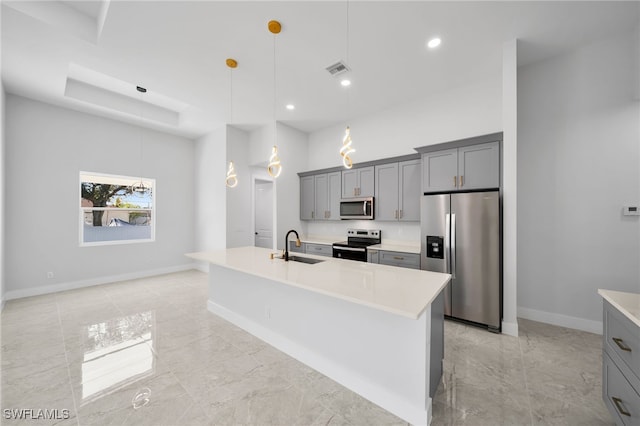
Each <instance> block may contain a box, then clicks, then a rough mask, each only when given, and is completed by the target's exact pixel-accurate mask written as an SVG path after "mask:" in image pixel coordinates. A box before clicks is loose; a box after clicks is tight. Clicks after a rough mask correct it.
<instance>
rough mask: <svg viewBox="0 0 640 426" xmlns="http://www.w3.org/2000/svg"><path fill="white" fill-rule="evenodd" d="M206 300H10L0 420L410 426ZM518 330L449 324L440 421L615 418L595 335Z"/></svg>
mask: <svg viewBox="0 0 640 426" xmlns="http://www.w3.org/2000/svg"><path fill="white" fill-rule="evenodd" d="M206 299H207V275H206V274H203V273H201V272H198V271H186V272H180V273H174V274H168V275H163V276H158V277H152V278H146V279H138V280H131V281H126V282H119V283H113V284H108V285H102V286H95V287H90V288H85V289H80V290H73V291H67V292H61V293H56V294H50V295H44V296H37V297H30V298H25V299H20V300H14V301H9V302H7V304H6V306H5V309H4V310H3V312H2V315H1V317H0V321H1V333H2V334H1V340H2V352H1V357H2V358H1V366H2V367H1V368H2V369H1V376H2V378H1V387H0V392H1V401H2V413H0V423H2V424H7V425H12V424H33V425H53V424H56V425H65V426H66V425H154V426H155V425H236V424H255V425H340V424H343V425H395V424H405V423H404V422H403V421H402V420H401V419H399V418H397V417H395V416H393V415H392V414H390V413H388V412H386V411H384V410H383V409H381V408H379V407H378V406H376V405H374V404H372V403H370V402H369V401H367V400H365V399H363V398H361V397H359V396H358V395H356V394H354V393H353V392H350V391H349V390H347V389H345V388H344V387H342V386H340V385H338V384H337V383H335V382H334V381H332V380H330V379H328V378H327V377H325V376H323V375H321V374H319V373H317V372H315V371H314V370H312V369H310V368H308V367H306V366H305V365H303V364H301V363H299V362H297V361H296V360H294V359H292V358H290V357H288V356H287V355H285V354H283V353H281V352H279V351H277V350H275V349H273V348H272V347H270V346H269V345H267V344H265V343H264V342H262V341H260V340H258V339H256V338H254V337H253V336H251V335H250V334H248V333H246V332H244V331H243V330H241V329H239V328H237V327H236V326H234V325H232V324H229V323H228V322H226V321H224V320H222V319H220V318H218V317H216V316H215V315H213V314H211V313H209V312H208V311H207V310H206V303H205V301H206ZM519 327H520V337H519V338H514V337H510V336H506V335H496V334H491V333H489V332H487V331H483V330H480V329H476V328H472V327H468V326H466V325H462V324H458V323H455V322H449V321H447V322H446V323H445V366H444V367H445V373H444V377H443V381H442V383H440V386H439V388H438V392H437V395H436V396H435V398H434V402H433V421H432V424H433V425H458V424H460V425H463V424H464V425H474V426H475V425H534V424H535V425H580V426H583V425H608V424H613V423H612V420H611V418H610V417H609V414H608V412H607V411H606V409H605V407H604V404H603V403H602V400H601V396H600V395H601V391H600V382H601V373H600V372H601V343H600V336H597V335H594V334H590V333H584V332H580V331H575V330H569V329H565V328H560V327H554V326H549V325H546V324H541V323H536V322H532V321H526V320H520V321H519ZM7 409H9V410H11V409H14V410H19V409H32V410H33V411H31V412H25V411H23V412H22V415H23V416H30V417H35V418H37V419H31V420H30V419H26V420H25V419H24V417H23V420H16V419H13V418H9V417H12V416H13V417H15V415H16V414H18V413H17V412H7V411H5V410H7ZM38 409H41V410H45V409H46V410H49V411H48V412H41V411H38ZM12 413H13V414H12ZM38 417H39V418H38ZM43 417H47V418H43ZM51 417H53V418H51Z"/></svg>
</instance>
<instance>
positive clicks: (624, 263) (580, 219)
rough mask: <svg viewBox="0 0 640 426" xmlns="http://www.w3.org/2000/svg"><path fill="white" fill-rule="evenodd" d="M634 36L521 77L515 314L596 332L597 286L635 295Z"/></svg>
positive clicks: (637, 131)
mask: <svg viewBox="0 0 640 426" xmlns="http://www.w3.org/2000/svg"><path fill="white" fill-rule="evenodd" d="M639 52H640V42H639V37H638V32H635V33H628V34H624V35H621V36H617V37H612V38H609V39H605V40H601V41H599V42H597V43H594V44H591V45H588V46H584V47H582V48H580V49H577V50H575V51H573V52H571V53H570V54H567V55H564V56H561V57H556V58H553V59H551V60H547V61H544V62H540V63H536V64H532V65H529V66H526V67H523V68H521V69H520V72H519V75H518V112H519V119H518V265H517V267H518V306H519V308H518V314H519V316H522V317H526V318H531V319H537V320H542V321H546V322H550V323H556V324H560V325H565V326H570V327H575V328H582V329H586V330H591V331H594V332H601V324H600V322H601V315H602V306H601V299H600V297H599V296H598V295H597V289H598V288H606V289H614V290H620V291H631V292H640V272H639V270H638V263H640V223H639V222H640V221H639V218H638V217H635V218H629V217H623V216H622V215H621V212H622V206H623V205H624V204H627V203H630V204H635V205H638V204H640V161H639V160H640V152H639V150H640V147H639V145H640V142H639V141H640V127H639V123H640V121H639V118H640V106H639V100H638V85H639V84H640V82H639V79H640V69H639V68H640V67H639V66H638V63H639V62H638V55H639V54H640V53H639Z"/></svg>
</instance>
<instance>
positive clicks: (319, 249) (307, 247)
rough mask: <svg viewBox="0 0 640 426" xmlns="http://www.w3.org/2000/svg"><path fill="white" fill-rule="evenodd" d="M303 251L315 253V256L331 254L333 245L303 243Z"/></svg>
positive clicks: (329, 255) (328, 255) (330, 255)
mask: <svg viewBox="0 0 640 426" xmlns="http://www.w3.org/2000/svg"><path fill="white" fill-rule="evenodd" d="M304 252H305V253H307V254H315V255H317V256H327V257H332V256H333V247H332V246H331V245H329V244H314V243H305V244H304Z"/></svg>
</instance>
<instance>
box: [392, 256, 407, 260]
mask: <svg viewBox="0 0 640 426" xmlns="http://www.w3.org/2000/svg"><path fill="white" fill-rule="evenodd" d="M393 258H394V259H395V260H404V257H400V256H393Z"/></svg>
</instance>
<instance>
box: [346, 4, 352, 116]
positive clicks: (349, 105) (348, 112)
mask: <svg viewBox="0 0 640 426" xmlns="http://www.w3.org/2000/svg"><path fill="white" fill-rule="evenodd" d="M346 44H347V66H348V67H351V63H350V62H349V0H347V43H346ZM349 89H350V88H349V87H347V120H348V119H349V114H350V112H351V94H350V93H349V92H350V90H349Z"/></svg>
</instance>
